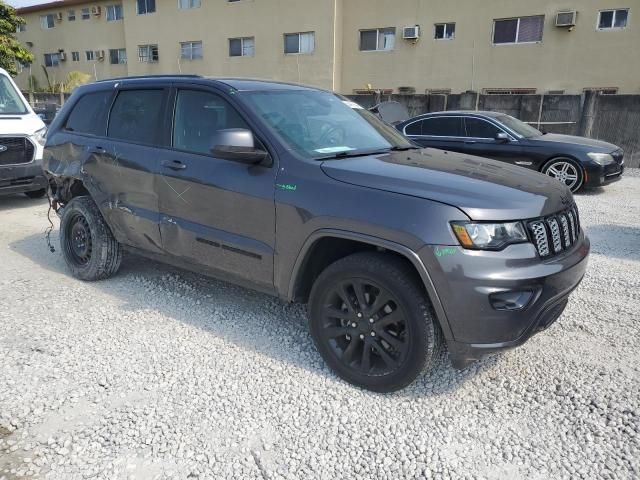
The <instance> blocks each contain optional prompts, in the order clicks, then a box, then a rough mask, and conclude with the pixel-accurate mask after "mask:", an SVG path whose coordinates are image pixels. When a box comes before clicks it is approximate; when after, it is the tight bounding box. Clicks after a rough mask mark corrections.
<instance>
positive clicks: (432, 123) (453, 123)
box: [422, 117, 464, 137]
mask: <svg viewBox="0 0 640 480" xmlns="http://www.w3.org/2000/svg"><path fill="white" fill-rule="evenodd" d="M463 132H464V128H463V126H462V118H460V117H438V118H429V119H427V120H425V121H424V122H422V135H432V136H434V137H463V136H464V134H463Z"/></svg>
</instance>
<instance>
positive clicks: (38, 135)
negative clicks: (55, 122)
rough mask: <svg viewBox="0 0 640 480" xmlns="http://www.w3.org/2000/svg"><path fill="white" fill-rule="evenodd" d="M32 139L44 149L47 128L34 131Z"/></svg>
mask: <svg viewBox="0 0 640 480" xmlns="http://www.w3.org/2000/svg"><path fill="white" fill-rule="evenodd" d="M32 137H33V139H34V140H35V141H36V142H38V143H39V144H40V145H41V146H43V147H44V142H46V141H47V127H44V128H41V129H40V130H36V131H35V132H34V133H33V135H32Z"/></svg>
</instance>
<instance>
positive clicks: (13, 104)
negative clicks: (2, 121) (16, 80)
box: [0, 75, 27, 115]
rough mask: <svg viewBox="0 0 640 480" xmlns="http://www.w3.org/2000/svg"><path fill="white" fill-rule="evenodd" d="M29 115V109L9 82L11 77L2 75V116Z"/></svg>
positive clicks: (0, 96) (0, 109) (0, 87)
mask: <svg viewBox="0 0 640 480" xmlns="http://www.w3.org/2000/svg"><path fill="white" fill-rule="evenodd" d="M24 113H27V108H26V107H25V105H24V102H23V101H22V98H20V95H19V94H18V92H17V91H16V89H15V88H14V86H13V83H11V80H9V77H7V76H5V75H0V114H11V115H17V114H24Z"/></svg>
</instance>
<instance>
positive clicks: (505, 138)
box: [496, 132, 511, 143]
mask: <svg viewBox="0 0 640 480" xmlns="http://www.w3.org/2000/svg"><path fill="white" fill-rule="evenodd" d="M509 140H511V139H510V138H509V135H507V134H506V133H504V132H498V133H496V142H497V143H509Z"/></svg>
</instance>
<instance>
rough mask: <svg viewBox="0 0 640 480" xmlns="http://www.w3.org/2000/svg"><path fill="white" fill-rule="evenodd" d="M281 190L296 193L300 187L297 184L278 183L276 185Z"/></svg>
mask: <svg viewBox="0 0 640 480" xmlns="http://www.w3.org/2000/svg"><path fill="white" fill-rule="evenodd" d="M276 187H278V188H279V189H280V190H286V191H288V192H295V191H296V190H297V189H298V186H297V185H296V184H295V183H278V184H276Z"/></svg>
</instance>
